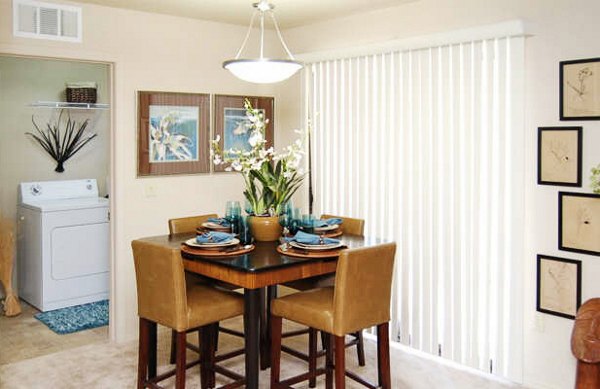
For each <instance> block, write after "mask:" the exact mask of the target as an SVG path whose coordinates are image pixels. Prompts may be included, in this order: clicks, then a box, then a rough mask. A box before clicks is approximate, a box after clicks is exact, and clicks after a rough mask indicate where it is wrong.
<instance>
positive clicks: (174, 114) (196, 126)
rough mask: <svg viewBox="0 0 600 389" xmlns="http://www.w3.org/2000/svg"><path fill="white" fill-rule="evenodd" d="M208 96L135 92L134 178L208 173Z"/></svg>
mask: <svg viewBox="0 0 600 389" xmlns="http://www.w3.org/2000/svg"><path fill="white" fill-rule="evenodd" d="M209 131H210V96H209V95H208V94H196V93H169V92H144V91H140V92H138V176H152V175H166V174H195V173H209V172H210V155H209V137H210V134H209Z"/></svg>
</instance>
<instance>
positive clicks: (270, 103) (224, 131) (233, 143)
mask: <svg viewBox="0 0 600 389" xmlns="http://www.w3.org/2000/svg"><path fill="white" fill-rule="evenodd" d="M245 99H248V100H249V101H250V103H251V104H252V107H253V108H255V109H259V110H263V111H264V115H265V118H266V119H267V120H268V123H267V125H266V129H265V139H266V141H267V144H266V147H267V148H269V147H271V146H273V144H274V142H273V138H274V133H275V122H274V117H273V113H274V111H275V99H274V98H273V97H269V96H236V95H215V109H214V127H213V128H214V137H215V138H216V137H217V136H218V137H220V140H219V147H220V148H221V150H222V151H223V153H224V154H225V153H226V152H227V150H229V149H231V148H232V147H234V148H236V149H242V150H243V149H244V148H245V147H250V146H249V143H248V135H249V133H248V132H247V123H248V122H247V119H246V110H245V108H244V100H245ZM214 171H215V172H224V171H225V166H223V165H218V166H214Z"/></svg>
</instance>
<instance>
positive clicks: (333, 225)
mask: <svg viewBox="0 0 600 389" xmlns="http://www.w3.org/2000/svg"><path fill="white" fill-rule="evenodd" d="M339 227H340V225H339V224H332V225H330V226H324V227H315V232H324V231H333V230H336V229H338V228H339Z"/></svg>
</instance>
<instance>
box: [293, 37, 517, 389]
mask: <svg viewBox="0 0 600 389" xmlns="http://www.w3.org/2000/svg"><path fill="white" fill-rule="evenodd" d="M523 57H524V38H523V37H501V38H497V39H486V40H480V41H471V42H465V43H460V44H450V45H446V46H439V47H429V48H423V49H415V50H407V51H396V52H387V53H378V54H372V55H365V56H360V57H355V58H344V59H338V60H327V61H320V62H319V61H318V62H313V63H311V64H309V65H308V66H307V69H306V71H305V78H304V89H305V91H304V92H305V101H306V104H305V105H306V107H305V114H306V119H307V122H308V121H310V125H311V127H312V131H311V134H312V138H311V142H312V144H311V146H312V158H313V163H312V166H313V172H312V174H313V186H314V195H315V204H314V205H315V210H316V211H317V212H327V213H332V214H338V215H346V216H353V217H360V218H364V219H365V220H366V227H365V232H366V234H367V235H369V236H378V237H383V238H386V239H389V240H394V241H396V242H397V245H398V249H397V255H396V265H395V276H394V286H393V301H392V323H391V324H392V326H391V328H392V331H393V332H394V333H393V334H392V339H395V340H396V341H398V342H401V343H403V344H406V345H409V346H411V347H413V348H416V349H419V350H422V351H425V352H428V353H432V354H435V355H440V356H442V357H443V358H448V359H451V360H453V361H456V362H459V363H461V364H465V365H468V366H471V367H475V368H478V369H481V370H484V371H487V372H490V371H491V372H493V373H494V374H497V375H500V376H503V377H508V378H511V379H513V380H517V381H520V378H521V366H522V339H521V338H522V328H521V327H522V326H521V324H520V323H521V321H522V320H521V316H522V313H521V311H522V302H521V298H522V288H521V280H522V275H521V272H522V270H521V269H522V266H521V262H522V246H523V242H522V240H523V239H522V235H523V227H522V225H523V199H522V197H523V191H522V187H523V153H524V151H523V149H524V136H523V131H524V129H523V108H522V100H523V96H522V95H523V87H522V83H523V80H522V78H523V68H524V65H523V61H524V58H523Z"/></svg>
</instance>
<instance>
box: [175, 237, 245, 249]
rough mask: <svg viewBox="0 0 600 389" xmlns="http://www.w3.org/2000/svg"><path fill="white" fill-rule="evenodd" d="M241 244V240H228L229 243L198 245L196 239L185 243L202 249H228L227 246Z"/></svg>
mask: <svg viewBox="0 0 600 389" xmlns="http://www.w3.org/2000/svg"><path fill="white" fill-rule="evenodd" d="M239 243H240V240H239V239H237V238H232V239H231V240H228V241H227V242H219V243H198V242H196V238H192V239H188V240H186V241H185V244H186V245H188V246H190V247H200V248H213V247H227V246H234V245H236V244H239Z"/></svg>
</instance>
